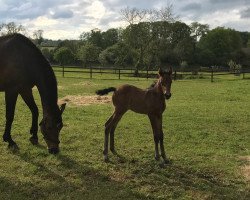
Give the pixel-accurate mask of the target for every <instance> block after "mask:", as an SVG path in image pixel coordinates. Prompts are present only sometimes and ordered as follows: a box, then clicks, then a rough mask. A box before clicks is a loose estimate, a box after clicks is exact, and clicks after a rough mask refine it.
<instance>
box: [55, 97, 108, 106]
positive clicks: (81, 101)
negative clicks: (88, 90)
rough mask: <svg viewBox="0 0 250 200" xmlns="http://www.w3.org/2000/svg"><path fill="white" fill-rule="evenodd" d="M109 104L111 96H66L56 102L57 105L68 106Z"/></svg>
mask: <svg viewBox="0 0 250 200" xmlns="http://www.w3.org/2000/svg"><path fill="white" fill-rule="evenodd" d="M110 102H111V96H97V95H93V96H81V95H76V96H75V95H67V96H65V97H63V98H61V99H59V100H58V104H63V103H67V104H68V105H69V106H87V105H91V104H106V103H110Z"/></svg>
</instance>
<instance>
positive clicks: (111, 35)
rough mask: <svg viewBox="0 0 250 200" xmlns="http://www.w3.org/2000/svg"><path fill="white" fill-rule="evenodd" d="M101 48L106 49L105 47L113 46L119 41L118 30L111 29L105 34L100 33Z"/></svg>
mask: <svg viewBox="0 0 250 200" xmlns="http://www.w3.org/2000/svg"><path fill="white" fill-rule="evenodd" d="M102 40H103V41H102V48H103V49H106V48H107V47H110V46H113V45H114V44H116V43H117V42H118V41H119V32H118V29H115V28H111V29H108V30H107V31H106V32H102Z"/></svg>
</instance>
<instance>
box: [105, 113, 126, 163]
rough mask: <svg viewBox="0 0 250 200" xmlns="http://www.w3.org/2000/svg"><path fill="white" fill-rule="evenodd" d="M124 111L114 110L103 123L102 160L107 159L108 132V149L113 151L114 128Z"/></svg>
mask: <svg viewBox="0 0 250 200" xmlns="http://www.w3.org/2000/svg"><path fill="white" fill-rule="evenodd" d="M123 114H124V112H123V113H122V112H116V111H115V112H114V114H113V115H112V116H111V117H110V118H109V119H108V121H107V122H106V123H105V139H104V150H103V154H104V161H108V141H109V133H110V150H111V151H112V152H115V150H114V131H115V128H116V126H117V124H118V122H119V120H120V119H121V117H122V115H123Z"/></svg>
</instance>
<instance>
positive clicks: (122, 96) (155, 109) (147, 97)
mask: <svg viewBox="0 0 250 200" xmlns="http://www.w3.org/2000/svg"><path fill="white" fill-rule="evenodd" d="M158 74H159V79H158V81H157V82H156V84H154V85H153V86H152V87H151V88H149V89H146V90H142V89H140V88H137V87H135V86H132V85H122V86H120V87H119V88H117V89H116V88H113V87H110V88H107V89H104V90H98V91H96V94H98V95H105V94H108V93H109V92H112V91H113V92H114V93H113V96H112V101H113V105H114V106H115V111H114V113H113V114H112V116H111V117H110V118H109V119H108V121H107V122H106V123H105V140H104V151H103V154H104V160H105V161H108V140H109V134H110V150H111V152H113V153H114V154H116V152H115V147H114V133H115V129H116V126H117V124H118V122H119V121H120V119H121V118H122V116H123V115H124V114H125V113H126V112H127V111H128V110H132V111H134V112H136V113H141V114H146V115H148V117H149V119H150V122H151V126H152V129H153V134H154V142H155V159H156V160H159V159H160V155H159V149H158V144H159V143H160V150H161V156H162V158H163V160H164V162H165V163H168V162H169V160H168V159H167V156H166V154H165V150H164V144H163V131H162V113H163V112H164V110H165V108H166V103H165V99H169V98H170V97H171V93H170V90H171V83H172V68H170V70H169V71H167V72H166V71H163V70H161V69H160V70H159V73H158Z"/></svg>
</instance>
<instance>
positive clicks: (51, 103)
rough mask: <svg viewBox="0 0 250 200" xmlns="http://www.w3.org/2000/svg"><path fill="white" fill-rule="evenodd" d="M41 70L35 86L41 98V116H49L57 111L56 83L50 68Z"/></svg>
mask: <svg viewBox="0 0 250 200" xmlns="http://www.w3.org/2000/svg"><path fill="white" fill-rule="evenodd" d="M43 70H44V71H43V72H41V74H40V79H39V80H38V81H37V84H36V86H37V88H38V91H39V93H40V96H41V102H42V107H43V115H51V114H53V113H55V112H56V111H57V110H58V106H57V100H58V94H57V82H56V78H55V75H54V73H53V71H52V69H51V68H50V67H46V68H43Z"/></svg>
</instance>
